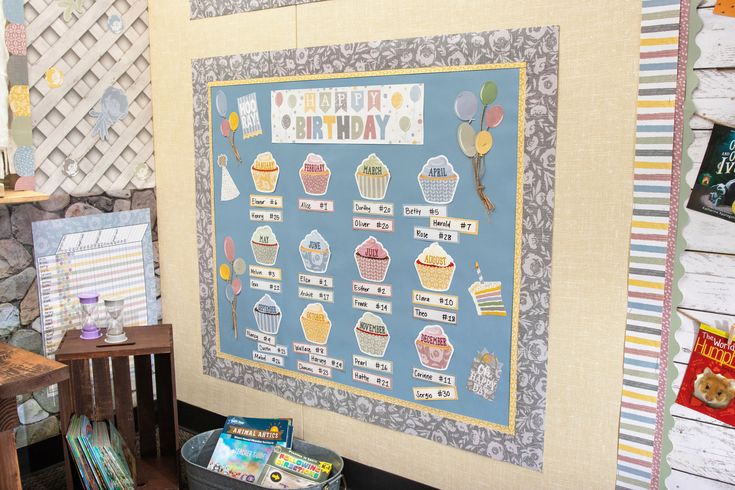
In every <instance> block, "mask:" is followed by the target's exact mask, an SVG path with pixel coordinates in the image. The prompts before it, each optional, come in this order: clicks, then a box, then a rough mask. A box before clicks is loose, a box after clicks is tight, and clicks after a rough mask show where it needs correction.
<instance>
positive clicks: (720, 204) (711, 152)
mask: <svg viewBox="0 0 735 490" xmlns="http://www.w3.org/2000/svg"><path fill="white" fill-rule="evenodd" d="M687 208H689V209H693V210H695V211H699V212H702V213H705V214H709V215H712V216H717V217H718V218H723V219H726V220H728V221H735V128H730V127H727V126H723V125H721V124H715V125H714V127H713V128H712V134H711V135H710V138H709V143H708V144H707V150H706V151H705V153H704V159H702V166H701V167H699V174H697V180H696V181H695V182H694V187H693V188H692V193H691V195H690V196H689V201H688V202H687Z"/></svg>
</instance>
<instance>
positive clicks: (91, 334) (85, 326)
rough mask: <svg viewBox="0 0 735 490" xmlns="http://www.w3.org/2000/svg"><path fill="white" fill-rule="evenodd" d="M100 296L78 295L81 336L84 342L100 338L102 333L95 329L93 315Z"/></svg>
mask: <svg viewBox="0 0 735 490" xmlns="http://www.w3.org/2000/svg"><path fill="white" fill-rule="evenodd" d="M99 299H100V296H99V294H97V293H82V294H80V295H79V303H81V305H82V334H81V335H80V338H82V339H84V340H94V339H98V338H100V337H102V332H100V329H99V328H97V322H96V321H95V313H96V312H97V302H98V301H99Z"/></svg>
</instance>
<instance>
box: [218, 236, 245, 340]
mask: <svg viewBox="0 0 735 490" xmlns="http://www.w3.org/2000/svg"><path fill="white" fill-rule="evenodd" d="M224 247H225V258H226V259H227V263H226V264H220V266H219V277H221V278H222V280H223V281H225V282H226V283H227V286H226V287H225V296H226V297H227V301H229V302H230V306H231V307H232V329H233V331H234V333H235V338H237V297H238V296H239V295H240V293H241V292H242V281H241V280H240V278H239V277H238V276H242V275H243V274H245V261H244V260H243V259H242V258H241V257H237V258H235V240H233V239H232V237H231V236H226V237H225V240H224Z"/></svg>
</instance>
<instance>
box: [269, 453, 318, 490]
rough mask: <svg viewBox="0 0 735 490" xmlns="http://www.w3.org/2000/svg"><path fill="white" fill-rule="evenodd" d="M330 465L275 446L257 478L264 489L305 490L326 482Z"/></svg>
mask: <svg viewBox="0 0 735 490" xmlns="http://www.w3.org/2000/svg"><path fill="white" fill-rule="evenodd" d="M331 472H332V463H328V462H325V461H319V460H317V459H314V458H310V457H308V456H304V455H303V454H299V453H297V452H296V451H292V450H291V449H288V448H283V447H280V446H277V447H275V448H274V449H273V452H272V453H271V454H270V457H269V458H268V462H267V463H266V464H265V466H263V469H262V471H261V473H260V476H259V477H258V480H257V484H258V485H260V486H261V487H265V488H306V487H311V486H314V485H318V484H320V483H323V482H325V481H327V479H328V478H329V474H330V473H331Z"/></svg>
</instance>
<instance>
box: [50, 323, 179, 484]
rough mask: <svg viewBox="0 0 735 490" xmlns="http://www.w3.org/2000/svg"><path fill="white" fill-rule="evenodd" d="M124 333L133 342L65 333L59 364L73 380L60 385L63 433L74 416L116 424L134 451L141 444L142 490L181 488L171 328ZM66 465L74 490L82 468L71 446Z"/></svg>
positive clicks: (139, 473) (60, 349) (57, 357)
mask: <svg viewBox="0 0 735 490" xmlns="http://www.w3.org/2000/svg"><path fill="white" fill-rule="evenodd" d="M125 333H126V334H127V336H128V340H127V341H126V342H124V343H122V344H107V343H105V341H104V337H101V338H99V339H96V340H83V339H81V338H79V335H80V334H81V330H69V331H67V332H66V334H64V338H63V339H62V341H61V344H60V345H59V349H58V350H57V351H56V360H57V361H59V362H61V363H63V364H66V365H67V366H69V368H70V371H71V378H70V379H69V381H66V382H64V383H61V384H59V408H60V411H61V414H60V415H61V432H62V434H66V432H67V429H68V426H69V420H70V418H71V416H72V414H74V413H81V414H84V415H86V416H87V417H89V418H90V420H114V421H115V426H116V427H117V429H118V431H119V432H120V434H121V435H122V437H123V438H124V439H125V442H126V443H127V445H128V447H129V448H131V449H133V448H135V447H136V440H139V451H138V452H136V458H137V460H138V463H137V466H138V468H139V470H138V488H139V489H143V488H178V481H179V478H178V476H179V468H178V450H179V441H178V433H179V422H178V414H177V410H176V381H175V373H174V352H173V338H172V332H171V325H152V326H145V327H127V328H125ZM151 356H152V357H153V361H154V363H153V364H152V363H151ZM130 357H132V358H133V366H134V377H135V378H134V379H135V386H136V399H137V409H136V410H134V409H133V397H132V389H131V384H132V383H131V369H130V359H129V358H130ZM154 365H155V373H154V370H153V366H154ZM92 380H93V381H92ZM154 386H155V392H156V395H157V396H156V399H154V397H153V392H154V391H153V389H154ZM136 413H137V427H138V432H137V435H136V431H135V427H136V423H135V422H136V420H135V418H136ZM156 432H158V444H156V440H157V438H156ZM64 463H65V465H66V484H67V488H68V489H72V488H74V481H73V473H75V472H76V471H77V470H76V468H75V464H74V462H73V458H71V455H70V453H69V448H68V445H67V444H66V443H65V444H64Z"/></svg>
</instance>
